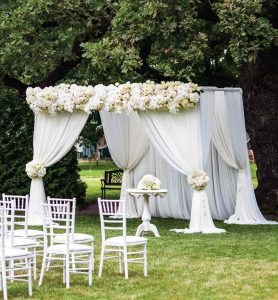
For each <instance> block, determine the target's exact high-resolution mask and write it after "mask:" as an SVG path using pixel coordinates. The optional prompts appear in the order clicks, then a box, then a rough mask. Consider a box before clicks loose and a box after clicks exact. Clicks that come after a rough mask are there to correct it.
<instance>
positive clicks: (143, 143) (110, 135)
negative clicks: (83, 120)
mask: <svg viewBox="0 0 278 300" xmlns="http://www.w3.org/2000/svg"><path fill="white" fill-rule="evenodd" d="M100 116H101V121H102V125H103V130H104V135H105V138H106V142H107V145H108V148H109V151H110V154H111V157H112V159H113V161H114V162H115V164H116V165H117V166H118V167H119V168H121V169H123V170H124V173H123V179H122V187H121V199H123V198H126V199H127V200H128V201H127V206H126V211H127V217H128V218H136V217H138V213H137V210H136V205H135V203H134V199H133V198H132V197H130V196H127V194H126V189H128V188H131V187H132V185H133V181H132V177H131V175H130V171H131V170H132V169H133V168H134V167H136V165H137V164H138V163H139V162H140V160H141V159H142V158H143V157H144V155H145V153H146V151H147V150H148V147H149V139H148V136H147V135H146V133H145V130H144V128H142V124H141V121H140V119H139V117H138V115H137V113H136V112H133V113H132V114H131V115H129V116H127V115H126V114H115V113H111V112H106V111H101V112H100Z"/></svg>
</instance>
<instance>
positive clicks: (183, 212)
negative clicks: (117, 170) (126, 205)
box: [131, 144, 192, 219]
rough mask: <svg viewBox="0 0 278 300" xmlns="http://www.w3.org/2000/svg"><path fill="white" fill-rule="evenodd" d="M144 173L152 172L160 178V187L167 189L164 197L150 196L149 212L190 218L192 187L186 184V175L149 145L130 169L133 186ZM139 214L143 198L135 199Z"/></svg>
mask: <svg viewBox="0 0 278 300" xmlns="http://www.w3.org/2000/svg"><path fill="white" fill-rule="evenodd" d="M145 174H152V175H154V176H156V177H158V178H159V179H160V180H161V183H162V187H163V188H166V189H167V190H168V193H167V195H166V196H165V197H164V198H162V199H161V198H160V197H150V203H149V207H150V213H151V215H152V216H155V217H162V218H176V219H190V211H191V199H192V189H191V188H190V187H189V185H188V184H187V180H186V176H185V175H183V174H182V173H180V172H178V171H177V170H175V169H174V168H173V167H172V166H170V165H169V164H168V163H167V162H166V161H165V160H164V159H163V158H162V157H161V155H160V154H159V153H158V151H157V150H156V149H155V147H154V146H153V145H152V144H150V147H149V149H148V151H147V153H146V155H145V156H144V158H143V159H142V160H141V161H140V163H139V164H138V165H137V166H136V167H135V168H134V169H133V170H132V172H131V175H132V177H133V182H134V186H136V185H137V184H138V182H139V180H140V179H141V178H142V177H143V176H144V175H145ZM136 209H137V212H138V214H139V215H142V212H143V200H142V199H138V200H136Z"/></svg>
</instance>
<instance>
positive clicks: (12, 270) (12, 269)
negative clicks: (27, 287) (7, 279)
mask: <svg viewBox="0 0 278 300" xmlns="http://www.w3.org/2000/svg"><path fill="white" fill-rule="evenodd" d="M10 268H11V271H10V276H11V282H14V260H13V259H11V260H10Z"/></svg>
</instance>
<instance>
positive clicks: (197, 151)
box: [139, 94, 223, 233]
mask: <svg viewBox="0 0 278 300" xmlns="http://www.w3.org/2000/svg"><path fill="white" fill-rule="evenodd" d="M202 97H204V98H206V96H205V95H202ZM208 97H209V98H210V99H211V100H212V101H213V95H211V94H209V96H208ZM201 101H202V100H201ZM210 111H211V112H212V109H211V110H210ZM139 116H140V118H141V119H142V123H143V124H144V126H145V128H146V132H147V134H148V136H149V138H150V140H151V142H152V143H153V145H154V146H155V148H156V149H157V151H158V152H159V153H160V154H161V156H162V157H163V158H164V159H165V160H166V161H167V162H168V163H169V164H170V165H171V166H172V167H173V168H175V169H176V170H178V171H179V172H181V173H183V174H185V175H189V174H190V173H192V172H193V171H194V170H196V169H200V168H201V167H202V165H203V162H206V157H205V155H207V154H205V153H207V152H208V150H207V149H209V145H206V144H205V143H208V144H209V141H210V139H209V138H208V139H206V140H201V135H200V132H201V124H200V110H199V109H198V108H196V109H194V110H191V111H181V112H179V113H177V114H175V115H171V114H169V113H168V112H157V111H149V112H142V111H141V112H139ZM208 123H209V122H207V124H208ZM202 127H203V128H206V127H205V126H202ZM206 131H207V133H208V132H210V128H206ZM201 141H202V142H203V143H204V144H205V145H204V149H206V151H205V152H203V151H202V143H201ZM162 201H163V200H162ZM193 201H194V202H192V208H191V219H190V226H189V230H187V231H186V232H188V233H193V232H200V231H201V232H204V233H218V232H219V233H220V232H223V230H221V229H217V228H216V227H215V226H214V224H213V221H212V218H211V215H210V210H209V206H208V199H207V193H206V191H202V192H198V191H194V193H193ZM175 231H183V232H184V231H185V230H175Z"/></svg>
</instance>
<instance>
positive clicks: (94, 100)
mask: <svg viewBox="0 0 278 300" xmlns="http://www.w3.org/2000/svg"><path fill="white" fill-rule="evenodd" d="M199 92H200V87H199V86H198V85H197V84H194V83H182V82H180V81H169V82H164V81H162V82H161V83H160V84H157V83H154V82H153V81H150V80H148V81H147V82H145V83H130V82H127V83H124V84H118V83H116V84H110V85H108V86H104V85H102V84H99V85H96V86H94V87H93V86H78V85H76V84H72V85H69V84H63V83H62V84H60V85H57V86H54V87H51V86H50V87H46V88H44V89H41V88H39V87H36V88H28V89H27V91H26V96H27V103H28V104H29V106H30V108H31V109H32V110H33V111H34V113H39V112H42V111H46V112H48V113H50V114H54V113H56V112H58V111H67V112H73V111H74V110H81V111H84V112H86V113H91V111H92V110H105V111H110V112H116V113H122V112H126V113H131V112H133V111H137V110H165V111H169V112H171V113H176V112H177V111H179V110H185V109H191V108H193V107H194V106H196V104H197V103H198V102H199V100H200V93H199Z"/></svg>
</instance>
